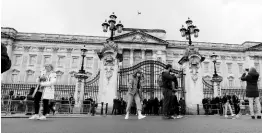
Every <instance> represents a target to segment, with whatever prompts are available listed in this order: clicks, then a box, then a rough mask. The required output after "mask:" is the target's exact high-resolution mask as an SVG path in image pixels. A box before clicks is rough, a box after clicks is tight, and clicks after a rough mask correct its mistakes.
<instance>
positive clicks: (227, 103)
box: [225, 102, 233, 115]
mask: <svg viewBox="0 0 262 133" xmlns="http://www.w3.org/2000/svg"><path fill="white" fill-rule="evenodd" d="M227 108H229V111H230V113H231V115H232V114H233V110H232V108H231V105H230V103H229V102H226V104H225V115H227Z"/></svg>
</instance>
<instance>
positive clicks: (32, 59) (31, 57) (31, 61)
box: [29, 55, 36, 66]
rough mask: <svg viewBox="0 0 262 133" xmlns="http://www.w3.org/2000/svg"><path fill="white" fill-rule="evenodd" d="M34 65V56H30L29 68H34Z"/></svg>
mask: <svg viewBox="0 0 262 133" xmlns="http://www.w3.org/2000/svg"><path fill="white" fill-rule="evenodd" d="M35 64H36V55H30V57H29V66H34V65H35Z"/></svg>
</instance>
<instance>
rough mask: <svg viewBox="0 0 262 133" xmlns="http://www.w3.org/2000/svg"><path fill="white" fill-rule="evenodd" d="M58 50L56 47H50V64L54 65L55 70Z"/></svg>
mask: <svg viewBox="0 0 262 133" xmlns="http://www.w3.org/2000/svg"><path fill="white" fill-rule="evenodd" d="M58 50H59V48H58V47H52V52H53V54H52V64H53V65H54V67H55V68H56V67H57V66H56V62H57V51H58Z"/></svg>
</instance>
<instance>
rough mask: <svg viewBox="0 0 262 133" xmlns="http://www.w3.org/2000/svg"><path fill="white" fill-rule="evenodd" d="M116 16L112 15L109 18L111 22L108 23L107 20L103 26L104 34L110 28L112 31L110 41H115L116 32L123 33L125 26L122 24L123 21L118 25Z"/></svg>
mask: <svg viewBox="0 0 262 133" xmlns="http://www.w3.org/2000/svg"><path fill="white" fill-rule="evenodd" d="M116 18H117V17H116V15H115V14H114V12H113V13H112V15H110V16H109V21H108V23H107V20H106V21H105V22H104V23H103V24H102V26H103V32H107V29H108V27H109V30H110V31H111V35H110V40H111V41H113V36H114V32H115V31H116V30H117V32H118V33H121V32H122V31H123V27H124V26H123V24H121V21H119V23H118V24H117V25H115V24H116Z"/></svg>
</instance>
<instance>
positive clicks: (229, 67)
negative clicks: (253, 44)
mask: <svg viewBox="0 0 262 133" xmlns="http://www.w3.org/2000/svg"><path fill="white" fill-rule="evenodd" d="M227 68H228V73H232V63H227Z"/></svg>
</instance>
